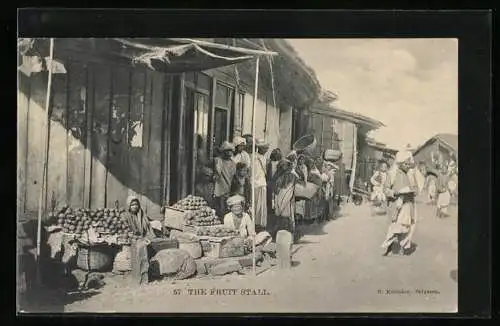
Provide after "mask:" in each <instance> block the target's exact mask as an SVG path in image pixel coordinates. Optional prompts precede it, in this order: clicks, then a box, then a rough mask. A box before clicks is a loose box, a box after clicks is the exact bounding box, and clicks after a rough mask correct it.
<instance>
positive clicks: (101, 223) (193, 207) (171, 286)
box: [17, 37, 465, 313]
mask: <svg viewBox="0 0 500 326" xmlns="http://www.w3.org/2000/svg"><path fill="white" fill-rule="evenodd" d="M17 46H18V48H17V51H18V64H17V67H18V69H17V80H18V91H17V98H18V105H17V311H18V312H22V313H38V312H49V313H61V312H64V313H456V312H458V198H459V196H458V189H459V187H458V165H459V160H458V46H459V40H458V39H454V38H289V39H278V38H260V39H259V38H147V37H141V38H49V37H48V38H21V37H19V38H18V40H17ZM464 155H465V154H464ZM464 164H465V163H464ZM464 182H465V181H464Z"/></svg>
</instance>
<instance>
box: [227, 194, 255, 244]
mask: <svg viewBox="0 0 500 326" xmlns="http://www.w3.org/2000/svg"><path fill="white" fill-rule="evenodd" d="M244 205H245V197H243V196H240V195H235V196H232V197H229V198H228V200H227V206H228V208H229V209H230V210H231V211H230V212H229V213H227V214H226V215H225V216H224V226H225V227H227V228H229V229H231V230H239V232H240V236H241V237H242V238H248V237H250V236H254V235H255V227H254V223H253V221H252V219H251V218H250V215H248V214H247V213H245V212H244Z"/></svg>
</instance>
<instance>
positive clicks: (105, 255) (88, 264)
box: [76, 246, 113, 272]
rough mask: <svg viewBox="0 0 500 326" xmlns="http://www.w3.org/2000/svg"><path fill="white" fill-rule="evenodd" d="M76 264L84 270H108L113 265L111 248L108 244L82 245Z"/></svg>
mask: <svg viewBox="0 0 500 326" xmlns="http://www.w3.org/2000/svg"><path fill="white" fill-rule="evenodd" d="M89 249H90V254H89ZM76 264H77V266H78V268H80V269H82V270H84V271H94V272H105V271H108V270H109V269H110V268H111V266H112V265H113V258H112V253H111V250H110V249H109V248H108V247H107V246H93V247H90V248H89V247H80V249H79V250H78V259H77V263H76Z"/></svg>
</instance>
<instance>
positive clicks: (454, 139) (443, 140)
mask: <svg viewBox="0 0 500 326" xmlns="http://www.w3.org/2000/svg"><path fill="white" fill-rule="evenodd" d="M435 141H438V142H439V143H440V144H442V145H444V146H445V147H447V148H448V150H450V151H451V152H452V153H454V154H455V155H457V154H458V136H457V135H454V134H437V135H435V136H434V137H432V138H430V139H428V140H427V141H426V142H425V143H424V144H422V145H421V146H420V147H418V148H417V149H416V150H415V151H414V152H413V155H415V154H417V153H418V152H419V151H420V150H421V149H423V148H424V147H426V146H427V145H429V144H431V143H433V142H435Z"/></svg>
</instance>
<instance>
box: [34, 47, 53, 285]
mask: <svg viewBox="0 0 500 326" xmlns="http://www.w3.org/2000/svg"><path fill="white" fill-rule="evenodd" d="M53 59H54V39H53V38H51V39H50V52H49V62H48V67H47V70H48V81H47V95H46V97H45V138H44V145H45V146H44V147H45V152H44V159H43V174H42V189H41V191H40V198H39V203H38V221H37V222H38V223H37V234H36V259H37V281H38V283H40V281H41V280H40V247H41V239H42V215H43V211H44V209H45V208H46V204H47V203H46V202H45V203H44V198H46V196H44V194H45V193H46V191H47V168H48V159H49V136H50V112H49V109H50V94H51V90H52V66H53V65H52V62H53Z"/></svg>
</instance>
